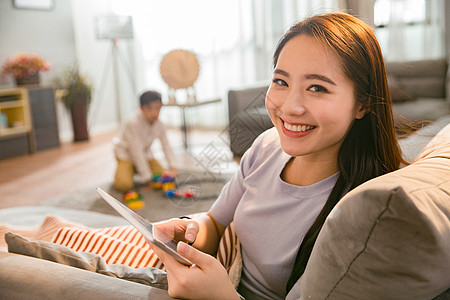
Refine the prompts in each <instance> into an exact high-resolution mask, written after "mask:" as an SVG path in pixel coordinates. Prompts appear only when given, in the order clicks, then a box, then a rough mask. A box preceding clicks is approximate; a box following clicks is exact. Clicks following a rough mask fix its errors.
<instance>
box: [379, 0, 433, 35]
mask: <svg viewBox="0 0 450 300" xmlns="http://www.w3.org/2000/svg"><path fill="white" fill-rule="evenodd" d="M374 22H375V25H376V26H377V27H378V28H383V27H386V26H389V25H392V24H400V23H401V24H405V25H418V24H425V23H429V7H428V1H427V0H396V1H392V0H375V6H374Z"/></svg>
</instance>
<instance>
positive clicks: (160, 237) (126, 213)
mask: <svg viewBox="0 0 450 300" xmlns="http://www.w3.org/2000/svg"><path fill="white" fill-rule="evenodd" d="M97 193H98V194H99V195H100V196H101V197H102V198H103V199H104V200H105V201H106V202H108V204H109V205H111V207H112V208H114V209H115V210H116V211H117V212H118V213H119V214H120V215H121V216H122V217H124V218H125V219H126V220H127V221H128V222H130V224H131V225H133V226H134V227H135V228H136V229H137V230H138V231H139V232H140V233H142V235H143V236H144V237H145V239H146V240H147V242H149V243H152V244H153V245H155V246H157V247H158V248H160V249H162V250H164V251H165V252H167V253H168V254H170V255H171V256H172V257H174V258H175V259H176V260H178V261H179V262H180V263H182V264H184V265H187V266H191V265H193V263H192V262H190V261H189V260H187V259H186V258H184V257H183V256H181V255H180V254H179V253H178V252H177V244H176V242H175V241H174V240H173V239H172V238H171V237H169V236H168V235H167V234H165V233H164V232H163V231H162V230H160V229H158V228H157V227H156V226H153V224H152V223H150V222H148V221H147V220H145V219H144V218H142V217H141V216H140V215H138V214H137V213H135V212H134V211H132V210H131V209H129V208H128V207H126V206H125V205H123V204H122V203H121V202H120V201H118V200H117V199H115V198H114V197H113V196H111V195H110V194H108V193H107V192H105V191H104V190H102V189H101V188H97Z"/></svg>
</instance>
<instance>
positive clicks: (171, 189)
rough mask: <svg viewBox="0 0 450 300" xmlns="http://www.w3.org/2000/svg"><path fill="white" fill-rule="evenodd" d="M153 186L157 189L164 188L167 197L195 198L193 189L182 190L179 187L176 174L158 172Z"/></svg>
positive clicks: (154, 177)
mask: <svg viewBox="0 0 450 300" xmlns="http://www.w3.org/2000/svg"><path fill="white" fill-rule="evenodd" d="M152 187H153V189H155V190H160V189H161V190H162V191H163V194H164V196H165V197H167V198H179V197H183V198H194V197H195V193H194V191H193V190H185V191H180V190H179V189H177V182H176V179H175V177H174V176H172V175H170V174H169V173H162V174H161V173H157V174H155V175H154V176H153V179H152Z"/></svg>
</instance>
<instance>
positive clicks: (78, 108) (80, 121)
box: [55, 64, 92, 142]
mask: <svg viewBox="0 0 450 300" xmlns="http://www.w3.org/2000/svg"><path fill="white" fill-rule="evenodd" d="M55 84H56V88H57V90H56V96H57V98H59V99H61V101H62V102H63V103H64V106H65V107H66V108H67V109H68V110H69V111H70V113H71V117H72V128H73V139H74V141H75V142H77V141H86V140H89V131H88V125H87V113H88V109H89V104H90V102H91V94H92V85H91V83H90V81H89V79H88V78H87V77H86V76H85V75H82V74H81V73H80V69H79V67H78V65H77V64H74V65H72V66H69V67H67V68H66V69H65V70H64V72H63V74H62V75H61V76H60V77H58V78H56V79H55Z"/></svg>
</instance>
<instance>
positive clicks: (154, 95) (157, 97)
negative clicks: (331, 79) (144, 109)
mask: <svg viewBox="0 0 450 300" xmlns="http://www.w3.org/2000/svg"><path fill="white" fill-rule="evenodd" d="M139 101H140V104H141V106H144V105H147V104H149V103H150V102H154V101H160V102H162V100H161V94H160V93H158V92H156V91H147V92H145V93H143V94H142V95H141V97H140V98H139Z"/></svg>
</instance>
